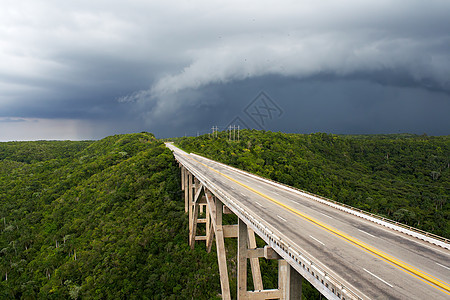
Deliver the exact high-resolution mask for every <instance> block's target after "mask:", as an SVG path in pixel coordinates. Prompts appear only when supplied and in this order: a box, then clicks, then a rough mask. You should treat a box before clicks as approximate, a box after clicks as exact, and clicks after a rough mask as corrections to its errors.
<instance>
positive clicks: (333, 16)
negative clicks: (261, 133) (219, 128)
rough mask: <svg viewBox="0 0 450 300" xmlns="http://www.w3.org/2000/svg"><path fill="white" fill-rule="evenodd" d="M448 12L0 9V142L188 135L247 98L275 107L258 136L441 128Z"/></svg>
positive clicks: (447, 89)
mask: <svg viewBox="0 0 450 300" xmlns="http://www.w3.org/2000/svg"><path fill="white" fill-rule="evenodd" d="M449 13H450V2H449V1H445V0H430V1H426V2H424V1H419V0H398V1H387V0H381V1H373V0H372V1H368V0H347V1H341V0H332V1H326V2H320V1H312V0H306V1H288V0H283V1H263V2H261V1H247V2H246V5H245V7H243V6H242V3H241V2H239V1H225V2H224V1H189V2H180V1H164V2H160V1H146V0H145V1H144V0H129V1H119V0H108V1H106V0H98V1H95V2H92V1H87V0H79V1H56V0H38V1H36V0H33V1H32V0H23V1H7V3H6V4H2V10H1V11H0V121H1V125H0V140H5V139H14V137H16V139H32V138H100V137H102V136H105V135H109V134H114V133H118V132H127V131H141V130H147V131H152V132H154V133H156V134H157V135H158V136H176V135H183V134H185V133H186V134H196V132H197V131H198V132H204V131H205V130H208V128H210V127H211V126H212V125H214V124H217V125H226V124H228V122H230V121H231V120H232V119H233V118H235V117H237V116H241V114H242V109H243V107H245V104H247V103H249V102H251V100H252V99H254V97H255V96H256V95H257V94H258V93H259V92H260V91H266V92H267V93H268V94H269V95H271V97H273V98H274V99H276V100H277V101H278V102H279V103H280V106H281V107H283V108H284V114H283V116H282V117H281V118H279V119H276V120H275V119H273V120H271V121H272V122H268V125H267V126H268V128H267V129H273V130H284V131H290V132H315V131H327V132H335V133H378V132H399V131H400V132H405V131H407V132H415V133H423V132H427V133H429V134H449V128H450V124H449V121H448V120H447V119H448V118H447V117H446V114H445V112H448V111H450V109H449V108H450V107H449V102H450V96H449V95H450V75H449V74H450V54H449V53H450V35H449V33H448V28H450V19H449V18H448V15H449ZM278 102H277V103H278ZM244 117H245V114H244ZM244 117H242V118H241V117H240V118H241V120H243V118H244ZM17 120H22V121H21V122H17ZM431 120H432V122H431ZM243 121H245V120H243ZM251 121H252V120H246V123H251ZM52 124H53V125H52ZM55 124H59V125H58V126H59V128H60V129H61V128H62V129H64V130H62V129H61V130H59V131H58V130H56V129H52V128H53V127H54V126H55ZM27 126H28V127H27ZM249 126H254V127H257V124H256V125H250V124H249ZM31 128H32V130H31ZM52 130H53V131H52ZM64 132H66V135H64Z"/></svg>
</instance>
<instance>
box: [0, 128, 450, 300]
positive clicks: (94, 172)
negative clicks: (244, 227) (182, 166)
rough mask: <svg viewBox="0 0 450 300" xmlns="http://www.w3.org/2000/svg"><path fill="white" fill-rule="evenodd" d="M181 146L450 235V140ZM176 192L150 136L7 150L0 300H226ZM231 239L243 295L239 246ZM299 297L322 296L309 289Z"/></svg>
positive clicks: (213, 141)
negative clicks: (191, 240)
mask: <svg viewBox="0 0 450 300" xmlns="http://www.w3.org/2000/svg"><path fill="white" fill-rule="evenodd" d="M172 140H173V141H175V143H176V144H177V145H178V146H180V147H181V148H183V149H184V150H186V151H189V152H195V153H198V154H201V155H204V156H206V157H209V158H212V159H215V160H218V161H221V162H224V163H227V164H230V165H232V166H235V167H238V168H241V169H243V170H247V171H250V172H253V173H255V174H258V175H260V176H264V177H267V178H270V179H273V180H277V181H280V182H282V183H285V184H288V185H291V186H294V187H297V188H300V189H303V190H307V191H309V192H312V193H315V194H318V195H321V196H325V197H328V198H330V199H333V200H337V201H340V202H343V203H346V204H348V205H352V206H355V207H358V208H361V209H364V210H367V211H370V212H373V213H377V214H379V215H383V216H386V217H388V218H390V219H393V220H397V221H400V222H403V223H405V224H408V225H411V226H415V227H418V228H421V229H423V230H427V231H430V232H433V233H435V234H438V235H441V236H444V237H447V238H448V237H450V220H449V213H450V209H449V208H450V207H449V203H448V198H449V194H450V178H449V177H450V175H449V174H450V170H449V163H450V162H449V159H450V137H449V136H441V137H431V136H417V135H407V134H404V135H370V136H364V135H360V136H347V135H332V134H324V133H315V134H285V133H276V132H267V131H257V130H242V131H241V132H240V137H239V141H230V140H229V136H228V134H227V133H226V132H222V133H219V136H218V137H217V138H212V137H211V136H210V135H203V136H200V137H185V138H176V139H172ZM180 186H181V183H180V170H179V168H178V164H177V163H176V161H175V160H174V158H173V155H172V153H171V152H170V151H169V150H168V149H167V148H166V147H165V145H164V143H163V141H162V140H158V139H156V138H155V137H154V135H152V134H150V133H145V132H143V133H135V134H125V135H115V136H110V137H107V138H104V139H102V140H99V141H76V142H73V141H36V142H6V143H0V299H128V298H131V299H214V298H218V297H219V293H220V282H219V271H218V267H217V259H216V254H215V250H214V249H213V251H212V252H211V253H206V251H205V247H204V245H202V244H201V243H199V244H198V246H196V248H195V250H191V249H190V248H189V245H188V242H187V237H188V219H187V216H186V214H185V213H184V202H183V200H182V197H183V195H184V193H182V192H181V190H180ZM227 217H228V219H227V220H225V221H227V222H230V223H233V222H235V221H236V220H235V219H233V217H232V216H230V215H228V216H227ZM226 242H227V247H228V250H227V251H228V256H229V257H230V258H231V259H230V262H229V263H230V268H229V271H230V273H231V274H230V280H231V289H232V291H235V289H236V287H235V283H236V281H235V279H233V273H235V271H236V270H235V269H236V268H235V259H233V258H232V257H233V255H234V253H235V251H236V245H235V241H233V240H232V239H227V241H226ZM259 242H261V241H259ZM261 267H262V268H263V272H262V273H263V282H264V285H265V287H275V286H274V285H276V282H277V278H276V270H275V268H276V262H275V261H265V260H263V259H262V261H261ZM249 282H251V277H250V278H249ZM303 291H304V294H303V297H304V299H318V298H319V295H318V292H317V291H315V290H313V289H312V288H311V286H310V285H308V284H307V283H306V281H304V289H303Z"/></svg>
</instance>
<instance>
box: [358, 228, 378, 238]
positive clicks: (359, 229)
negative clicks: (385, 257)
mask: <svg viewBox="0 0 450 300" xmlns="http://www.w3.org/2000/svg"><path fill="white" fill-rule="evenodd" d="M358 231H361V232H362V233H365V234H367V235H370V236H371V237H376V236H374V235H373V234H370V233H368V232H365V231H364V230H361V229H358Z"/></svg>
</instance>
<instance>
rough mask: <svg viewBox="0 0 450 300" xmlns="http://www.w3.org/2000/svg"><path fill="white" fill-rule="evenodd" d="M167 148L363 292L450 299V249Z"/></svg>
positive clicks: (385, 296)
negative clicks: (351, 240)
mask: <svg viewBox="0 0 450 300" xmlns="http://www.w3.org/2000/svg"><path fill="white" fill-rule="evenodd" d="M169 147H170V148H171V150H173V151H175V152H176V153H177V154H179V155H182V156H183V158H184V159H186V160H187V161H188V162H189V163H190V164H191V165H192V166H194V167H195V168H196V169H197V170H198V171H200V172H201V173H202V174H203V175H205V176H207V177H208V178H209V179H210V180H212V181H213V182H214V184H215V185H216V186H218V187H219V188H221V189H222V190H223V191H224V192H226V193H228V195H230V196H231V197H233V198H234V199H236V200H238V201H239V202H240V203H242V204H243V205H244V206H245V207H247V208H248V209H249V210H251V212H252V213H253V214H254V215H257V216H259V217H260V218H262V219H263V220H265V221H266V222H267V223H269V224H270V225H271V226H273V227H274V228H276V229H277V230H278V231H279V232H282V233H283V234H284V235H285V236H286V237H288V238H289V239H290V240H292V241H293V242H295V243H296V244H297V245H300V247H301V248H302V249H303V250H304V251H306V252H307V253H309V254H310V255H312V256H313V257H314V258H315V259H317V260H318V261H320V262H321V263H322V264H323V265H325V266H326V267H327V268H328V269H330V270H332V272H333V273H335V274H338V275H339V277H341V278H343V279H344V280H345V281H347V282H348V283H349V284H350V286H352V287H353V288H356V289H357V290H358V291H360V292H362V293H363V294H364V295H365V296H367V297H369V298H372V299H430V300H431V299H450V284H449V281H450V251H449V250H447V249H444V248H442V247H439V246H435V245H432V244H430V243H427V242H425V241H422V240H419V239H416V238H414V237H410V236H408V235H405V234H403V233H400V232H397V231H394V230H391V229H388V228H386V227H384V226H381V225H378V224H375V223H373V222H370V221H367V220H364V219H362V218H360V217H357V216H354V215H351V214H348V213H346V212H343V211H340V210H337V209H335V208H332V207H330V206H327V205H324V204H322V203H319V202H317V201H314V200H312V199H308V198H307V197H304V196H302V195H299V193H297V192H295V191H294V190H292V191H290V190H287V189H285V188H278V187H276V186H274V185H273V184H270V183H267V182H264V181H263V180H261V179H259V178H255V177H252V176H248V175H246V174H243V173H242V172H238V171H236V170H234V169H233V168H230V167H226V166H224V165H222V164H218V163H216V162H214V161H211V160H208V159H205V158H201V157H199V156H194V155H190V154H187V153H186V152H184V151H181V150H179V149H178V148H176V147H173V146H172V145H169ZM311 220H313V221H311ZM317 223H320V224H325V228H324V227H323V226H318V225H317ZM327 228H331V230H328V229H327ZM333 230H336V232H338V234H336V232H333ZM348 236H349V237H351V239H354V240H356V241H357V242H358V243H359V244H361V245H364V247H361V246H358V244H355V243H352V242H349V240H348V239H347V238H343V237H348ZM365 246H367V247H368V248H365ZM367 249H370V251H368V250H367ZM372 250H373V251H372ZM374 252H375V253H374ZM377 253H379V254H381V255H378V254H377ZM411 270H413V271H411Z"/></svg>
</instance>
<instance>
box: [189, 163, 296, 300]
mask: <svg viewBox="0 0 450 300" xmlns="http://www.w3.org/2000/svg"><path fill="white" fill-rule="evenodd" d="M181 177H182V181H181V182H182V188H183V190H184V198H185V210H186V212H188V214H189V245H190V247H191V248H192V249H194V247H195V243H196V241H205V242H206V249H207V251H208V252H210V251H211V248H212V245H213V241H214V240H215V242H216V250H217V260H218V265H219V272H220V285H221V290H222V299H227V300H228V299H230V300H231V293H230V283H229V277H228V268H227V257H226V250H225V240H224V239H225V238H227V237H228V238H237V242H238V249H237V250H238V251H237V299H239V300H241V299H249V300H250V299H301V295H302V280H303V278H302V277H301V275H300V274H298V273H297V271H295V270H294V269H293V268H292V267H291V266H290V265H289V264H288V263H287V262H286V261H285V260H283V259H281V258H280V256H279V255H278V254H277V253H276V252H275V251H274V250H273V249H272V248H271V247H269V246H267V245H266V246H265V247H264V248H258V247H257V244H256V237H255V232H254V231H253V230H252V229H251V228H248V226H247V225H246V224H245V223H244V222H243V221H242V220H241V219H239V218H238V224H237V225H223V223H222V217H223V214H226V213H232V211H231V210H229V209H228V208H227V207H226V206H224V204H223V203H222V201H221V200H220V199H219V198H217V197H216V196H214V195H213V194H212V193H211V192H210V191H209V190H208V189H207V188H206V187H205V186H203V184H202V183H200V181H199V180H198V179H197V178H195V177H194V175H193V174H192V173H190V172H189V171H188V170H187V169H186V168H184V167H182V168H181ZM203 212H205V213H206V216H205V217H204V216H203V215H199V214H203ZM203 223H204V224H205V225H206V230H205V232H206V235H204V236H197V227H198V226H197V225H198V224H203ZM261 257H265V258H266V259H277V260H278V288H277V289H264V287H263V282H262V276H261V269H260V264H259V258H261ZM247 260H249V261H250V267H251V268H250V270H251V273H252V278H253V289H254V290H253V291H249V290H248V289H247V284H248V282H247V275H248V270H249V269H248V261H247Z"/></svg>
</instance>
